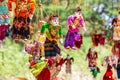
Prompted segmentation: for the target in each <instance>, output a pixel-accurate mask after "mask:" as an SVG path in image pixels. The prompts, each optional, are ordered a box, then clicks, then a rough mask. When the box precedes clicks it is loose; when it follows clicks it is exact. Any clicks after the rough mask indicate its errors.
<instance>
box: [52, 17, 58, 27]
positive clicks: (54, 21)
mask: <svg viewBox="0 0 120 80" xmlns="http://www.w3.org/2000/svg"><path fill="white" fill-rule="evenodd" d="M51 24H52V25H53V26H56V25H58V24H59V19H58V17H54V18H53V19H52V20H51Z"/></svg>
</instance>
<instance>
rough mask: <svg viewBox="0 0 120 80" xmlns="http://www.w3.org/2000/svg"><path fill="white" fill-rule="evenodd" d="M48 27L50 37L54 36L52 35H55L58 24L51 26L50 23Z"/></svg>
mask: <svg viewBox="0 0 120 80" xmlns="http://www.w3.org/2000/svg"><path fill="white" fill-rule="evenodd" d="M49 29H50V31H49V32H50V34H51V37H52V38H54V37H56V36H57V33H58V31H59V29H60V27H59V26H52V25H50V26H49Z"/></svg>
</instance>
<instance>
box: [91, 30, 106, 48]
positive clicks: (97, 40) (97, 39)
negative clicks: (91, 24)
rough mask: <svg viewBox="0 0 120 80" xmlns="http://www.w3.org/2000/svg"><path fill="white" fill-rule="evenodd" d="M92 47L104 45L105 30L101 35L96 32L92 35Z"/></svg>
mask: <svg viewBox="0 0 120 80" xmlns="http://www.w3.org/2000/svg"><path fill="white" fill-rule="evenodd" d="M92 42H93V46H98V45H99V44H100V45H104V44H105V30H102V32H101V33H98V32H97V30H95V32H94V33H93V34H92Z"/></svg>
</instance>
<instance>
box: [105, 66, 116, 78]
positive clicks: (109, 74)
mask: <svg viewBox="0 0 120 80" xmlns="http://www.w3.org/2000/svg"><path fill="white" fill-rule="evenodd" d="M112 75H113V72H112V67H111V66H110V65H109V64H108V66H107V70H106V73H105V75H104V77H103V80H114V78H113V76H112Z"/></svg>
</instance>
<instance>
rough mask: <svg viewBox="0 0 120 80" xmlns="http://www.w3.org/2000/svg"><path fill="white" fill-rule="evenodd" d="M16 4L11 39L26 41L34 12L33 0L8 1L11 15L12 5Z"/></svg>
mask: <svg viewBox="0 0 120 80" xmlns="http://www.w3.org/2000/svg"><path fill="white" fill-rule="evenodd" d="M13 2H14V3H15V4H16V8H15V11H14V14H15V17H14V20H13V26H12V38H13V39H16V38H18V39H21V38H22V39H28V38H29V35H30V27H31V26H30V21H31V19H32V17H33V14H34V10H35V4H36V1H35V0H8V8H9V12H10V13H12V7H13V6H12V3H13Z"/></svg>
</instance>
